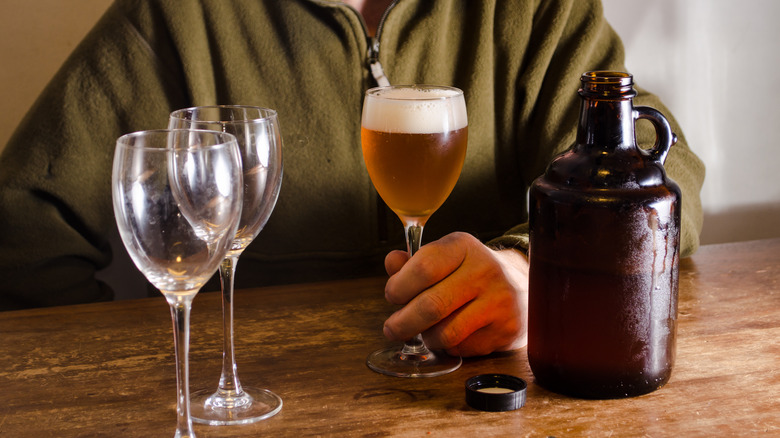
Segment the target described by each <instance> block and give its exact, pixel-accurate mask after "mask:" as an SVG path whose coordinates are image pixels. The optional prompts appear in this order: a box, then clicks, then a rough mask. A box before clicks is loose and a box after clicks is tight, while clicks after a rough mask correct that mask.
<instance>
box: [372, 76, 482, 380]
mask: <svg viewBox="0 0 780 438" xmlns="http://www.w3.org/2000/svg"><path fill="white" fill-rule="evenodd" d="M467 138H468V123H467V118H466V102H465V99H464V97H463V92H462V91H461V90H459V89H457V88H452V87H440V86H427V85H409V86H404V85H402V86H389V87H379V88H373V89H370V90H368V91H367V92H366V96H365V100H364V102H363V117H362V128H361V140H362V145H363V159H364V161H365V163H366V168H367V169H368V174H369V176H370V177H371V181H372V182H373V183H374V187H376V190H377V193H379V196H381V197H382V199H383V200H384V201H385V203H386V204H387V206H388V207H390V209H392V210H393V211H394V212H395V213H396V214H397V215H398V217H399V218H400V219H401V222H402V223H403V225H404V229H405V234H406V243H407V248H408V250H409V255H410V256H414V254H415V253H416V252H417V250H418V249H420V244H421V241H422V231H423V226H424V225H425V223H426V222H427V221H428V218H430V217H431V215H432V214H433V212H435V211H436V210H437V209H438V208H439V207H440V206H441V205H442V204H443V203H444V200H445V199H447V197H448V196H449V195H450V192H451V191H452V189H453V188H454V187H455V183H456V182H457V181H458V176H459V175H460V171H461V168H462V167H463V161H464V160H465V157H466V143H467ZM366 363H367V364H368V366H369V367H370V368H371V369H372V370H374V371H377V372H379V373H382V374H387V375H391V376H398V377H432V376H438V375H441V374H446V373H449V372H451V371H454V370H456V369H457V368H458V367H459V366H460V364H461V359H460V357H453V356H449V355H447V354H446V353H445V352H443V351H432V350H430V349H428V347H426V345H425V343H424V342H423V338H422V336H421V335H420V334H418V335H416V336H415V337H414V338H412V339H410V340H408V341H406V343H405V344H404V345H403V346H398V347H389V348H386V349H382V350H379V351H376V352H374V353H372V354H371V355H369V357H368V359H367V361H366Z"/></svg>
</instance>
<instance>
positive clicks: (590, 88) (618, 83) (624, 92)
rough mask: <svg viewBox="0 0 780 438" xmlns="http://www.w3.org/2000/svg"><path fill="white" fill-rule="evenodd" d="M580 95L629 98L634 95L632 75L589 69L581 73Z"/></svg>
mask: <svg viewBox="0 0 780 438" xmlns="http://www.w3.org/2000/svg"><path fill="white" fill-rule="evenodd" d="M580 80H581V81H582V88H581V89H580V94H581V95H583V96H584V95H588V96H590V97H613V98H629V97H634V96H635V95H636V91H634V76H633V75H631V74H630V73H624V72H620V71H589V72H585V73H583V74H582V76H581V77H580Z"/></svg>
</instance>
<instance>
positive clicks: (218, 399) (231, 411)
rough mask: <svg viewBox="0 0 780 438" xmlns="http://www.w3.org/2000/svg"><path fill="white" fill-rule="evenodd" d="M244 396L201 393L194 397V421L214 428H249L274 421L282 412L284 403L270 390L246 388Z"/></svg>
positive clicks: (211, 391) (196, 393)
mask: <svg viewBox="0 0 780 438" xmlns="http://www.w3.org/2000/svg"><path fill="white" fill-rule="evenodd" d="M242 389H243V391H242V393H241V395H239V396H236V395H235V394H227V395H226V394H224V393H223V392H222V391H217V392H214V391H213V390H200V391H196V392H193V393H192V396H191V397H190V400H191V401H192V402H191V403H190V410H191V412H192V421H194V422H196V423H201V424H208V425H211V426H228V425H234V424H249V423H254V422H256V421H260V420H265V419H266V418H269V417H273V416H274V415H276V414H277V413H279V411H281V410H282V399H281V398H280V397H279V396H278V395H276V394H274V393H273V392H271V391H269V390H267V389H259V388H252V387H247V386H244V387H242Z"/></svg>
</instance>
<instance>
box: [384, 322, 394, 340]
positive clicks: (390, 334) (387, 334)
mask: <svg viewBox="0 0 780 438" xmlns="http://www.w3.org/2000/svg"><path fill="white" fill-rule="evenodd" d="M382 333H384V334H385V337H386V338H387V339H389V340H391V341H394V340H395V336H393V331H392V330H390V327H388V326H384V327H382Z"/></svg>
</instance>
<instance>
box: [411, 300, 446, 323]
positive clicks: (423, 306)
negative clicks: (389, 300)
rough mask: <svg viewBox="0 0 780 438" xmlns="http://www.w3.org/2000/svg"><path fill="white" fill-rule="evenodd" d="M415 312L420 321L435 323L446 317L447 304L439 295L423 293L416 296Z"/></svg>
mask: <svg viewBox="0 0 780 438" xmlns="http://www.w3.org/2000/svg"><path fill="white" fill-rule="evenodd" d="M415 311H416V312H417V315H418V316H419V318H420V319H421V320H422V321H425V322H428V323H436V322H438V321H440V320H441V319H442V318H444V317H445V316H447V302H446V300H445V299H444V298H442V296H441V295H439V294H435V293H423V294H421V295H419V296H418V300H417V305H416V306H415Z"/></svg>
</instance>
